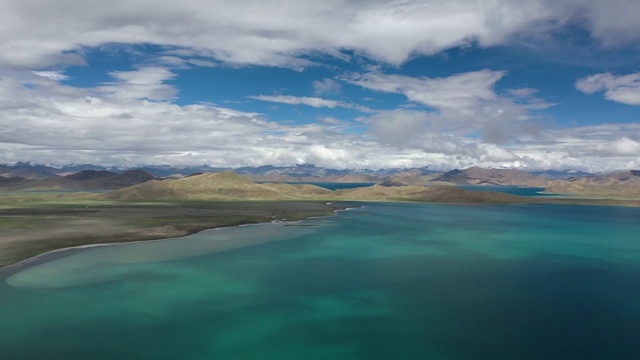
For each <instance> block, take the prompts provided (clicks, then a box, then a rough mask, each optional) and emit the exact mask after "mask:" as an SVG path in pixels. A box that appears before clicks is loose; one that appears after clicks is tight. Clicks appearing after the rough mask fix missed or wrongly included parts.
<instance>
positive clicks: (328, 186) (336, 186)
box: [284, 181, 376, 190]
mask: <svg viewBox="0 0 640 360" xmlns="http://www.w3.org/2000/svg"><path fill="white" fill-rule="evenodd" d="M284 183H285V184H294V185H295V184H309V185H315V186H320V187H323V188H325V189H329V190H340V189H354V188H360V187H369V186H373V185H375V184H376V183H372V182H363V183H338V182H303V181H285V182H284Z"/></svg>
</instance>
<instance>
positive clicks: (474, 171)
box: [432, 166, 554, 187]
mask: <svg viewBox="0 0 640 360" xmlns="http://www.w3.org/2000/svg"><path fill="white" fill-rule="evenodd" d="M432 181H433V182H443V183H444V182H448V183H452V184H456V185H515V186H528V187H547V186H551V185H552V184H553V183H554V181H552V180H549V179H548V178H546V177H544V176H535V175H532V174H530V173H528V172H526V171H522V170H516V169H483V168H479V167H475V166H474V167H471V168H468V169H465V170H457V169H456V170H451V171H448V172H446V173H444V174H442V175H440V176H438V177H436V178H434V179H433V180H432Z"/></svg>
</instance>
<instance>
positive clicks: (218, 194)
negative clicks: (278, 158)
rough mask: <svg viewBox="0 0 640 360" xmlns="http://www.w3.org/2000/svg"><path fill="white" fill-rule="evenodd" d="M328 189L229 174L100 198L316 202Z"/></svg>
mask: <svg viewBox="0 0 640 360" xmlns="http://www.w3.org/2000/svg"><path fill="white" fill-rule="evenodd" d="M326 193H330V191H329V190H326V189H323V188H320V187H317V186H313V185H287V184H256V183H254V182H252V181H250V180H248V179H246V178H243V177H242V176H239V175H236V174H234V173H232V172H228V171H225V172H220V173H204V174H200V175H194V176H188V177H185V178H182V179H175V180H174V179H167V180H162V181H159V180H152V181H148V182H145V183H142V184H138V185H134V186H131V187H128V188H124V189H120V190H116V191H112V192H110V193H108V194H104V195H102V197H103V198H105V199H117V200H291V199H316V198H318V197H319V196H320V195H322V194H326Z"/></svg>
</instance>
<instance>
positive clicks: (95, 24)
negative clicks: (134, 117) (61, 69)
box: [0, 0, 640, 69]
mask: <svg viewBox="0 0 640 360" xmlns="http://www.w3.org/2000/svg"><path fill="white" fill-rule="evenodd" d="M63 5H64V6H63ZM639 12H640V4H639V3H638V2H637V1H633V0H610V1H607V2H604V1H599V0H589V1H582V0H581V1H578V0H562V1H551V0H517V1H512V0H496V1H479V0H453V1H437V0H409V1H392V2H390V1H386V0H372V1H360V0H331V1H275V2H259V1H258V2H256V1H252V0H234V1H216V2H210V1H206V0H191V1H186V2H184V1H183V2H176V1H163V2H161V3H159V2H154V1H149V0H113V1H109V2H105V1H99V0H85V1H82V2H65V3H64V4H60V3H59V2H55V1H48V2H42V1H25V0H5V1H4V2H3V7H2V12H0V24H2V25H0V38H2V39H11V40H10V41H3V42H1V43H0V66H8V67H12V68H30V69H33V68H42V67H47V66H51V65H57V64H82V63H83V62H84V60H83V58H82V49H83V48H84V47H94V46H99V45H101V44H106V43H124V44H140V43H149V44H158V45H169V46H176V47H179V48H185V49H190V50H191V51H192V52H194V53H196V54H198V55H199V56H204V57H209V58H214V59H216V60H219V61H223V62H228V63H233V64H261V65H269V66H287V67H294V68H295V67H304V66H308V65H311V64H313V62H312V61H310V60H308V59H307V58H305V55H308V54H314V53H322V54H327V55H329V56H335V57H337V58H341V59H346V58H348V56H347V55H345V52H344V51H345V50H348V51H350V52H355V53H356V54H361V55H364V56H367V57H370V58H372V59H375V60H378V61H382V62H387V63H391V64H400V63H402V62H404V61H406V60H407V59H409V58H411V57H412V56H416V55H431V54H435V53H438V52H440V51H442V50H445V49H449V48H452V47H457V46H461V45H468V44H478V45H480V46H492V45H496V44H504V43H508V42H509V41H510V40H511V39H512V38H514V37H515V35H517V34H519V33H522V32H527V33H530V32H531V31H538V32H543V33H544V32H552V31H554V30H556V29H557V26H558V25H557V24H559V23H560V24H562V23H568V22H571V19H579V20H582V23H583V24H585V26H587V27H588V29H589V30H590V31H591V33H592V34H593V36H594V37H595V38H597V39H600V41H601V42H602V43H603V44H605V45H607V46H615V45H617V44H620V43H625V42H626V43H629V42H634V41H637V40H638V38H639V37H640V25H638V22H637V21H636V18H635V14H637V13H639Z"/></svg>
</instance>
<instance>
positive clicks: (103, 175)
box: [0, 170, 160, 191]
mask: <svg viewBox="0 0 640 360" xmlns="http://www.w3.org/2000/svg"><path fill="white" fill-rule="evenodd" d="M11 179H15V178H11ZM19 179H20V178H19ZM157 179H160V178H159V177H157V176H155V175H153V174H151V173H149V172H146V171H143V170H127V171H125V172H123V173H121V174H118V173H114V172H110V171H105V170H83V171H80V172H78V173H75V174H72V175H67V176H65V177H60V176H56V177H48V178H44V179H39V180H28V179H23V180H12V181H0V187H3V188H6V189H14V190H78V191H80V190H113V189H119V188H123V187H127V186H131V185H135V184H139V183H142V182H145V181H149V180H157Z"/></svg>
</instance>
